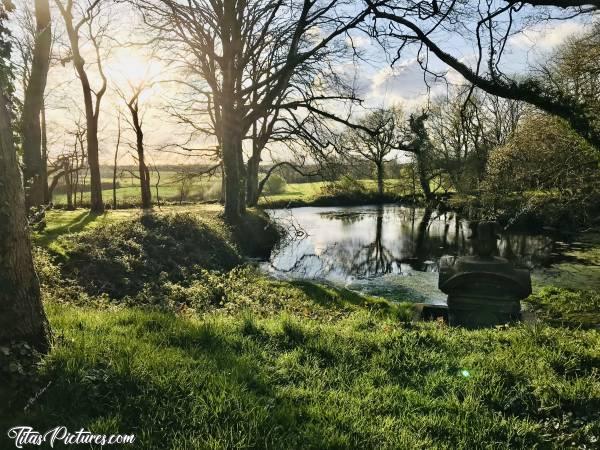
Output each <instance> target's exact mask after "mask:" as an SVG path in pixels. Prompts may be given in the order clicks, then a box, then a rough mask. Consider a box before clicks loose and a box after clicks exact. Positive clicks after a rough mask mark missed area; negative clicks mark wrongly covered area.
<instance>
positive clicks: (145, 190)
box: [128, 101, 152, 209]
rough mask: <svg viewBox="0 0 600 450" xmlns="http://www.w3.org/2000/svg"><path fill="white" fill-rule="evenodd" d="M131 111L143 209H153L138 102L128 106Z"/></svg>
mask: <svg viewBox="0 0 600 450" xmlns="http://www.w3.org/2000/svg"><path fill="white" fill-rule="evenodd" d="M128 106H129V111H130V112H131V118H132V124H133V128H134V130H135V137H136V149H137V155H138V171H139V174H140V188H141V193H142V208H144V209H149V208H152V192H151V191H150V172H149V171H148V167H146V161H145V157H144V133H143V131H142V124H141V122H140V116H139V113H138V111H139V109H138V105H137V101H136V103H135V104H128Z"/></svg>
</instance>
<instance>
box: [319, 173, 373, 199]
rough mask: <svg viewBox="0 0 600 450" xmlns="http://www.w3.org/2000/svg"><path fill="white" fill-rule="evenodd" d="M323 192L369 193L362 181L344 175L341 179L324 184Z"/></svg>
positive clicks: (338, 193)
mask: <svg viewBox="0 0 600 450" xmlns="http://www.w3.org/2000/svg"><path fill="white" fill-rule="evenodd" d="M321 192H322V193H323V194H324V195H328V196H356V195H365V194H367V188H366V187H365V186H364V185H363V184H362V183H361V182H360V181H358V180H355V179H354V178H352V177H351V176H348V175H344V176H343V177H342V178H340V179H339V180H337V181H334V182H333V183H327V184H326V185H324V186H323V187H322V188H321Z"/></svg>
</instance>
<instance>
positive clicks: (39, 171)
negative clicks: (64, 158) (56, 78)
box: [21, 0, 52, 207]
mask: <svg viewBox="0 0 600 450" xmlns="http://www.w3.org/2000/svg"><path fill="white" fill-rule="evenodd" d="M35 17H36V31H35V39H34V48H33V57H32V61H31V71H30V74H29V79H28V82H27V87H26V89H25V95H24V101H23V113H22V115H21V136H22V145H23V177H24V178H25V180H24V181H25V186H26V191H25V203H26V205H27V207H31V206H40V205H42V204H43V203H44V198H45V196H46V195H45V192H46V189H47V184H46V183H47V181H46V180H47V177H46V175H45V172H46V163H45V161H44V159H43V158H42V129H41V123H40V114H41V112H42V105H43V102H44V90H45V88H46V79H47V76H48V68H49V64H50V47H51V44H52V28H51V20H50V4H49V1H48V0H35Z"/></svg>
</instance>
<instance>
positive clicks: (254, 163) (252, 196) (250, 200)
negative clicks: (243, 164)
mask: <svg viewBox="0 0 600 450" xmlns="http://www.w3.org/2000/svg"><path fill="white" fill-rule="evenodd" d="M259 165H260V156H259V157H256V155H252V156H251V157H250V158H249V159H248V169H247V173H246V205H248V206H249V207H253V206H256V204H257V203H258V197H259V195H260V192H259V188H258V169H259Z"/></svg>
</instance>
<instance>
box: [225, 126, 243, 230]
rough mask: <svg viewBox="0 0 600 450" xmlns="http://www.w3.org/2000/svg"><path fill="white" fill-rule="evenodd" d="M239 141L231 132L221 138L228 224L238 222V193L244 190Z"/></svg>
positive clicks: (240, 209)
mask: <svg viewBox="0 0 600 450" xmlns="http://www.w3.org/2000/svg"><path fill="white" fill-rule="evenodd" d="M240 147H241V139H238V138H237V136H234V133H233V132H230V133H225V136H224V138H223V168H224V170H225V217H226V219H227V220H228V221H230V222H238V221H239V220H240V218H241V215H242V208H241V205H240V198H241V196H240V191H242V190H243V189H245V186H243V184H242V183H241V176H240V173H241V171H240V166H239V155H238V151H239V150H238V149H240Z"/></svg>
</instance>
